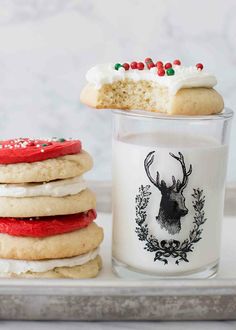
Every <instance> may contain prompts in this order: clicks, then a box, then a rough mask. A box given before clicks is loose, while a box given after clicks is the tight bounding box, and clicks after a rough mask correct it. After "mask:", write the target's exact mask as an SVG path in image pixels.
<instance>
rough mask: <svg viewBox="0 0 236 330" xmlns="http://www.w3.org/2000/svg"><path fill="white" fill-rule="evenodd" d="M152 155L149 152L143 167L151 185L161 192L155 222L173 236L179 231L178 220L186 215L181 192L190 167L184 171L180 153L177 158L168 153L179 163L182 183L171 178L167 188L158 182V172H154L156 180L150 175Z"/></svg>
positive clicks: (185, 184)
mask: <svg viewBox="0 0 236 330" xmlns="http://www.w3.org/2000/svg"><path fill="white" fill-rule="evenodd" d="M154 153H155V151H151V152H150V153H149V154H148V155H147V157H146V159H145V160H144V167H145V171H146V173H147V176H148V178H149V180H150V181H151V183H152V184H153V185H154V186H155V187H157V188H158V189H159V190H160V192H161V202H160V207H159V214H158V216H157V217H156V220H157V222H158V223H159V224H160V226H161V228H164V229H165V230H167V231H168V233H169V234H171V235H174V234H176V233H179V232H180V230H181V221H180V219H181V218H182V217H184V216H185V215H187V214H188V209H187V207H186V205H185V198H184V196H183V190H184V189H185V187H186V186H187V183H188V177H189V176H190V174H191V173H192V165H190V167H189V170H188V171H186V166H185V162H184V156H183V155H182V153H181V152H179V153H178V154H179V156H176V155H174V154H172V153H169V154H170V156H171V157H173V158H175V159H176V160H177V161H178V162H180V164H181V167H182V171H183V180H182V182H181V181H180V180H177V181H176V179H175V177H174V176H172V182H173V183H172V185H171V186H170V187H167V185H166V183H165V181H164V180H161V181H160V174H159V172H158V171H157V172H156V179H154V178H153V177H152V175H151V173H150V166H151V165H152V163H153V161H154Z"/></svg>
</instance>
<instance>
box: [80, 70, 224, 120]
mask: <svg viewBox="0 0 236 330" xmlns="http://www.w3.org/2000/svg"><path fill="white" fill-rule="evenodd" d="M171 65H172V64H171ZM158 70H159V69H158V68H157V67H153V68H151V69H148V67H145V66H144V68H143V69H142V70H138V69H131V68H129V69H128V70H127V71H126V70H125V69H124V68H123V67H122V66H121V67H119V68H118V69H115V66H114V64H103V65H97V66H95V67H93V68H92V69H90V70H89V71H88V73H87V75H86V78H87V81H88V84H87V85H86V86H85V87H84V89H83V90H82V93H81V96H80V99H81V102H82V103H84V104H86V105H88V106H90V107H94V108H97V109H123V110H132V109H141V110H147V111H154V112H162V113H166V114H170V115H210V114H215V113H219V112H221V111H222V110H223V107H224V102H223V98H222V96H221V95H220V94H219V93H218V92H217V91H216V90H214V89H213V87H214V86H215V85H216V83H217V81H216V78H215V77H214V76H213V75H211V74H208V73H206V72H205V71H204V70H200V69H199V68H197V67H184V66H182V65H174V64H173V65H172V68H170V69H169V70H173V72H174V74H171V75H168V74H167V71H168V69H163V70H164V72H165V73H164V76H161V75H159V74H158Z"/></svg>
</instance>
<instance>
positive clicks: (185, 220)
mask: <svg viewBox="0 0 236 330" xmlns="http://www.w3.org/2000/svg"><path fill="white" fill-rule="evenodd" d="M150 152H153V153H152V155H151V157H152V156H153V162H152V164H151V165H150V166H149V171H150V176H151V177H152V178H153V181H154V182H155V180H156V172H159V177H160V178H159V184H160V183H161V180H163V181H164V182H165V183H164V185H166V187H167V188H168V187H170V186H172V185H173V181H172V176H174V177H175V179H176V181H177V180H178V179H179V180H180V183H182V180H183V167H182V165H181V163H180V161H178V160H177V159H176V158H174V156H175V157H180V156H179V152H180V153H181V154H182V155H183V158H184V165H185V167H186V172H187V171H188V170H189V169H190V165H191V166H192V172H191V174H189V176H188V178H187V183H186V186H185V187H184V188H183V191H182V196H183V197H181V196H180V194H177V195H178V196H177V201H176V202H175V204H173V205H174V206H173V210H175V209H177V208H178V207H181V210H182V213H183V214H184V212H183V209H184V208H185V209H186V210H187V214H186V215H182V216H181V217H180V219H179V221H178V219H177V220H175V219H174V220H173V221H174V223H173V225H172V222H171V225H170V227H171V228H169V229H167V228H166V227H165V226H164V227H163V223H164V224H165V223H166V224H167V221H170V220H169V219H167V218H168V217H166V216H165V214H164V216H162V215H161V217H159V218H158V215H159V212H160V203H161V200H162V197H163V194H164V193H165V192H166V190H165V189H164V190H163V189H162V192H161V191H160V189H158V187H156V186H155V185H154V184H153V183H152V182H151V181H150V178H148V175H147V171H146V170H145V168H144V160H145V158H146V157H147V155H148V154H149V153H150ZM170 153H172V156H171V155H170ZM226 164H227V147H226V146H222V145H220V144H219V143H217V142H216V141H215V140H213V139H210V138H203V137H197V136H191V135H187V136H186V135H184V134H183V135H181V134H167V133H160V134H156V133H155V134H154V133H153V134H149V133H142V134H139V135H126V136H124V137H122V138H120V139H119V140H113V258H114V259H115V260H116V261H117V262H120V263H121V264H123V265H125V266H128V267H129V268H131V269H135V270H136V271H140V272H143V273H148V274H153V275H155V274H156V275H181V273H186V274H187V273H191V272H195V271H196V272H197V271H198V270H199V271H200V270H201V269H204V268H206V267H208V266H212V265H216V264H217V263H218V259H219V251H220V232H221V221H222V217H223V205H224V182H225V175H226ZM180 183H179V184H180ZM142 187H143V188H144V189H147V192H148V194H149V195H148V196H147V197H148V198H149V200H148V203H147V205H146V207H145V208H144V210H143V211H145V212H146V219H145V221H144V223H143V224H142V225H141V227H142V228H144V226H145V225H146V228H148V238H147V239H144V240H140V239H139V236H138V233H137V228H138V230H140V226H139V225H138V224H137V222H136V219H137V208H138V207H139V206H140V203H139V202H138V201H140V198H141V197H140V189H141V190H142V189H143V188H142ZM178 187H179V186H178ZM194 189H195V190H194ZM174 190H178V189H177V188H175V189H174ZM163 191H164V193H163ZM194 191H195V193H196V194H195V197H193V196H192V195H193V194H194ZM199 191H202V195H201V197H200V198H199V195H198V194H199ZM165 196H166V195H165ZM196 196H198V197H196ZM203 197H204V198H203ZM166 199H168V198H167V197H165V203H164V204H163V205H164V208H165V207H166V206H165V205H166V203H167V206H168V205H169V204H168V203H169V200H166ZM180 199H181V203H180ZM199 200H200V202H199ZM196 201H198V204H197V205H199V203H202V209H201V210H200V211H199V210H196V208H194V207H193V205H194V203H196ZM201 201H202V202H201ZM180 204H181V205H180ZM171 205H172V204H171ZM164 211H166V212H169V211H168V207H167V209H166V210H165V209H164ZM200 212H204V217H203V219H206V220H205V222H204V223H202V224H200V225H199V227H198V228H197V229H196V225H194V220H195V219H194V217H195V216H196V214H197V216H198V218H199V216H200ZM161 213H162V212H161ZM138 218H140V213H139V216H138ZM160 218H161V219H162V221H163V223H161V221H159V220H160ZM177 218H178V217H177ZM171 221H172V220H171ZM175 221H176V223H180V227H181V228H180V229H179V228H177V229H176V223H175ZM177 227H178V226H177ZM194 228H195V233H196V230H200V232H201V233H200V234H199V235H198V236H199V240H198V241H197V242H194V243H193V244H192V245H191V246H192V248H191V249H192V251H188V252H187V253H186V255H185V256H184V259H185V260H183V259H182V260H181V257H180V256H179V254H180V253H182V252H183V250H184V248H181V244H182V243H183V242H184V241H185V240H188V242H189V244H190V243H191V239H192V238H191V232H192V231H193V230H194ZM150 235H152V236H150ZM150 237H152V239H155V240H157V241H158V243H159V246H160V245H161V242H162V241H163V240H165V241H166V242H167V243H168V244H172V245H173V244H174V250H175V251H177V255H178V256H177V257H174V256H173V255H169V254H170V253H168V251H169V250H168V249H166V247H165V246H166V244H164V242H163V243H162V244H164V245H165V246H164V247H163V245H162V247H161V249H159V250H158V251H159V252H160V251H161V254H162V255H161V260H159V259H156V260H154V259H155V256H156V252H158V251H157V250H156V251H148V250H147V249H145V247H147V241H148V239H150ZM170 240H171V242H170ZM152 242H153V241H152ZM173 242H174V243H173ZM176 244H177V247H176ZM178 245H179V247H178ZM172 247H173V246H172ZM183 247H184V246H183ZM165 252H166V254H165V256H163V253H165ZM164 259H165V260H166V261H163V260H164Z"/></svg>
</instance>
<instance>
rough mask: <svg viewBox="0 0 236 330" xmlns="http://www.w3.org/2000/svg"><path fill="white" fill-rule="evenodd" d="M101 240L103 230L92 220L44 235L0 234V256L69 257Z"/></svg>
mask: <svg viewBox="0 0 236 330" xmlns="http://www.w3.org/2000/svg"><path fill="white" fill-rule="evenodd" d="M102 240H103V230H102V228H100V227H99V226H97V225H96V224H95V223H94V222H92V223H91V224H89V225H88V226H87V227H85V228H82V229H79V230H74V231H72V232H69V233H64V234H57V235H51V236H46V237H23V236H12V235H8V234H0V258H4V259H18V260H43V259H61V258H70V257H74V256H79V255H81V254H84V253H88V252H89V251H92V250H94V249H96V248H97V247H98V246H99V245H100V243H101V242H102ZM0 264H1V262H0Z"/></svg>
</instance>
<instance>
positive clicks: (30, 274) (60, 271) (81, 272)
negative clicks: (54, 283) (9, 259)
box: [0, 255, 102, 279]
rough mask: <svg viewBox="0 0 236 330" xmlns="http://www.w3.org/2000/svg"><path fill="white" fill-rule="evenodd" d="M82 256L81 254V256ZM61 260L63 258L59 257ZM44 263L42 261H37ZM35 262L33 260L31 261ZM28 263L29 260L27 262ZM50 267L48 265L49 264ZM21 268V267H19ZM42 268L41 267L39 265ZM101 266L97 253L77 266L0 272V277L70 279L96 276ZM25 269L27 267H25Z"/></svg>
mask: <svg viewBox="0 0 236 330" xmlns="http://www.w3.org/2000/svg"><path fill="white" fill-rule="evenodd" d="M81 257H83V256H81ZM79 258H80V257H75V258H69V259H75V260H76V259H79ZM61 260H62V261H63V259H61ZM38 262H40V263H44V261H38ZM33 263H35V262H33ZM27 264H28V265H29V264H30V262H27ZM49 267H50V266H49ZM19 268H21V267H19ZM40 268H42V267H40ZM101 268H102V259H101V257H100V256H99V255H98V256H96V257H95V258H94V259H92V260H89V261H87V262H86V263H84V264H79V265H77V266H73V267H69V266H65V267H56V268H53V269H49V270H47V271H40V272H39V271H38V272H34V271H32V270H31V271H25V272H24V271H22V272H20V271H19V270H18V271H17V272H9V271H7V272H1V271H0V277H7V278H71V279H85V278H93V277H96V276H97V275H98V273H99V270H100V269H101ZM0 269H1V267H0ZM26 269H27V268H26Z"/></svg>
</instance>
